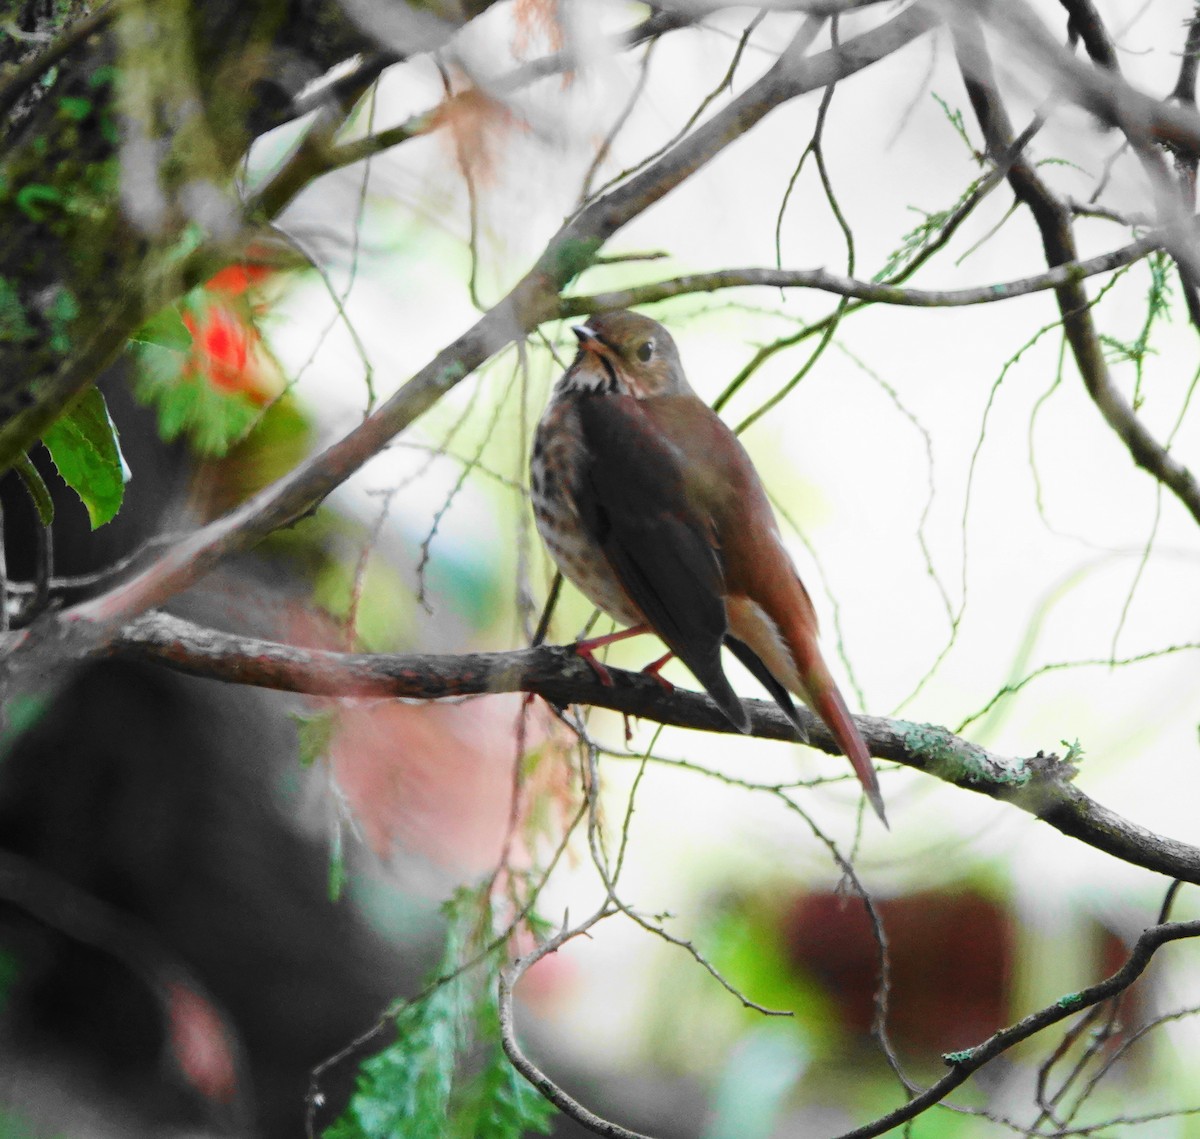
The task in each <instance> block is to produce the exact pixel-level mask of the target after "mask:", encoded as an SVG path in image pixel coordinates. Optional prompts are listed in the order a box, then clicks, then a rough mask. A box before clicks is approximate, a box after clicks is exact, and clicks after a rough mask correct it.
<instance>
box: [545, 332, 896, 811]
mask: <svg viewBox="0 0 1200 1139" xmlns="http://www.w3.org/2000/svg"><path fill="white" fill-rule="evenodd" d="M575 334H576V336H577V337H578V338H579V342H580V348H579V352H578V354H577V355H576V357H575V360H574V361H573V363H572V364H571V366H570V368H568V369H567V371H566V373H565V374H564V375H563V377H562V379H561V380H559V382H558V384H557V385H556V387H555V389H554V394H553V397H552V398H551V401H550V405H549V406H548V407H547V409H546V412H545V414H544V415H543V416H542V420H541V423H540V424H539V425H538V430H537V435H536V437H535V440H534V448H533V462H532V490H533V505H534V514H535V518H536V521H537V526H538V530H539V532H540V533H541V535H542V538H543V540H544V541H545V542H546V545H547V547H548V548H549V550H550V553H551V556H552V557H553V558H554V560H555V562H556V563H557V564H558V567H559V568H560V569H561V570H562V572H563V574H564V575H565V576H566V577H568V578H569V579H570V580H571V581H573V582H574V583H575V584H576V585H577V586H578V587H579V589H580V590H581V591H582V592H583V594H584V595H585V596H586V597H588V598H589V599H590V600H591V601H593V602H594V603H595V604H596V605H598V606H599V607H600V608H601V609H603V610H605V612H607V613H608V614H609V615H610V616H612V617H614V618H615V619H616V620H617V621H619V622H621V623H622V624H625V625H631V626H633V625H645V626H647V627H648V628H649V629H650V630H652V631H653V632H654V633H656V634H657V635H658V636H659V637H661V638H662V640H663V641H665V642H666V644H667V647H668V648H670V649H671V650H672V651H673V652H674V653H675V654H676V655H677V656H678V657H679V659H680V660H682V661H683V663H684V664H686V665H687V666H688V668H690V669H691V670H692V672H693V673H694V674H695V676H696V679H697V680H699V681H700V683H701V684H702V685H704V688H705V690H706V691H707V692H708V694H709V696H711V697H712V699H713V701H714V702H715V703H716V704H717V706H718V707H719V708H720V709H721V711H722V712H724V713H725V715H726V716H727V717H728V718H729V720H730V721H731V722H732V723H733V724H734V726H736V727H737V728H738V729H740V730H741V731H747V730H748V729H749V726H750V722H749V718H748V716H747V715H746V710H745V708H743V707H742V703H741V701H740V700H739V698H738V696H737V694H736V693H735V692H734V691H733V689H732V688H731V687H730V684H729V681H728V680H727V679H726V677H725V672H724V669H723V668H722V666H721V648H722V646H723V645H724V646H728V647H729V648H730V650H731V651H732V652H733V653H734V654H735V655H736V656H737V657H738V659H739V660H740V661H742V663H743V664H744V665H746V667H747V668H748V669H749V670H750V672H751V673H753V674H754V676H755V677H756V678H757V679H758V680H759V681H760V682H762V683H763V685H764V687H766V689H767V690H768V691H769V692H770V693H771V695H772V697H774V699H775V700H776V702H777V703H778V704H779V706H780V707H781V708H782V709H783V711H784V712H785V713H786V714H787V715H788V716H789V718H790V719H791V720H792V721H793V722H794V723H795V724H796V726H797V728H798V729H800V730H801V731H803V728H802V726H801V724H800V722H799V719H798V717H797V716H796V709H795V706H794V705H793V704H792V701H791V699H790V697H789V695H788V694H789V693H793V694H795V695H796V696H799V697H800V698H801V699H802V700H803V701H804V702H805V703H806V704H807V705H808V706H809V707H810V708H812V710H813V711H814V712H816V713H817V715H819V716H820V717H821V718H822V719H823V720H824V721H825V723H826V725H827V726H828V727H829V730H830V731H831V732H832V733H833V736H834V738H835V739H836V740H837V741H838V743H839V745H840V746H841V748H842V750H843V751H844V752H845V753H846V755H847V756H848V757H849V759H850V762H851V763H852V764H853V766H854V770H855V773H856V774H857V775H858V778H859V780H860V782H861V783H862V785H863V789H864V790H865V791H866V794H867V797H868V798H869V800H870V802H871V805H872V806H873V807H874V808H875V811H876V813H877V814H878V815H879V817H880V818H881V819H884V821H885V823H886V818H885V816H884V811H883V799H882V797H881V795H880V792H879V783H878V779H877V778H876V775H875V769H874V768H873V767H872V766H871V759H870V754H869V753H868V751H867V748H866V745H865V744H864V743H863V740H862V737H861V736H860V735H859V732H858V729H857V728H856V727H855V725H854V721H853V720H852V719H851V717H850V713H849V712H848V711H847V709H846V704H845V701H844V700H843V699H842V696H841V693H840V692H838V689H837V686H836V684H835V683H834V681H833V677H832V676H831V675H830V673H829V669H828V668H827V667H826V665H825V662H824V660H823V659H822V658H821V654H820V651H819V650H818V647H817V618H816V613H815V612H814V610H813V606H812V602H811V600H810V599H809V596H808V593H807V591H806V590H805V588H804V586H803V584H802V583H801V581H800V578H799V577H798V576H797V574H796V570H795V567H794V566H793V565H792V562H791V559H790V558H789V556H788V554H787V551H786V550H785V549H784V546H783V542H782V539H781V538H780V535H779V527H778V524H777V523H776V521H775V514H774V511H773V510H772V509H771V505H770V503H769V502H768V501H767V496H766V492H765V491H764V490H763V486H762V482H761V481H760V480H759V477H758V474H757V472H756V471H755V469H754V466H753V464H752V463H751V461H750V457H749V456H748V455H747V454H746V451H745V448H744V447H743V446H742V445H741V443H740V442H739V441H738V439H737V437H736V436H735V435H734V434H733V432H732V431H730V430H729V428H728V427H726V426H725V424H724V422H722V420H721V419H720V418H719V417H718V416H717V415H716V414H715V413H714V412H713V411H712V410H711V409H710V408H709V407H708V406H707V405H706V404H705V403H704V402H703V401H702V400H701V399H700V398H699V397H698V396H697V395H696V394H695V392H694V391H693V390H692V388H691V386H690V385H689V384H688V382H687V379H686V377H685V376H684V372H683V366H682V364H681V363H680V359H679V353H678V350H677V349H676V347H675V343H674V341H673V340H672V339H671V337H670V335H669V334H668V333H667V331H666V329H665V328H663V326H662V325H661V324H659V323H658V322H657V321H654V320H651V319H649V318H648V317H645V316H641V315H639V314H638V313H633V312H611V313H604V314H601V315H599V316H595V317H593V318H592V319H591V320H589V321H588V323H587V324H585V325H580V326H578V327H576V329H575Z"/></svg>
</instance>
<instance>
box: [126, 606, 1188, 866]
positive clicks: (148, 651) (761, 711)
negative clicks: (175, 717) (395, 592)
mask: <svg viewBox="0 0 1200 1139" xmlns="http://www.w3.org/2000/svg"><path fill="white" fill-rule="evenodd" d="M113 651H115V652H118V653H120V654H121V655H124V656H132V657H136V658H139V659H143V660H151V661H155V662H157V663H160V664H165V665H168V666H169V667H171V668H175V669H178V670H179V671H181V672H186V673H189V674H191V675H195V676H204V677H209V678H212V679H216V680H224V681H229V682H232V683H239V684H254V685H258V686H260V687H263V688H274V689H279V690H283V691H288V692H306V693H311V694H314V695H322V696H372V697H404V698H408V699H417V700H437V699H444V698H447V697H461V696H475V695H481V694H484V693H494V692H532V693H536V694H537V695H539V696H541V697H543V698H544V699H546V700H548V701H550V702H551V703H552V704H556V705H559V706H565V705H567V704H591V705H593V706H595V707H598V708H609V709H612V710H613V711H616V712H623V713H626V714H627V715H631V716H639V717H642V718H645V719H648V720H653V721H655V722H657V723H661V724H668V725H670V726H673V727H683V728H693V729H697V730H700V731H708V732H727V733H732V731H733V728H732V727H731V726H730V724H729V721H728V720H727V719H726V718H725V717H724V716H723V715H722V714H721V712H720V711H719V710H718V709H717V707H716V706H715V705H714V704H713V703H712V701H710V700H709V698H708V697H707V696H704V695H702V694H700V693H697V692H688V691H685V690H683V689H676V690H675V691H674V692H672V693H667V692H665V691H664V690H663V688H662V686H661V685H660V684H659V683H658V682H657V681H656V680H654V679H653V678H651V677H648V676H645V675H643V674H641V673H631V672H625V671H622V670H621V669H610V670H609V671H610V672H611V675H612V679H613V684H612V685H611V686H606V685H603V684H601V683H600V682H599V680H598V679H597V677H596V675H595V673H594V672H593V671H592V670H591V668H590V667H588V665H587V664H586V663H585V662H584V661H583V660H582V659H581V658H580V657H579V656H578V655H576V653H575V652H574V651H573V650H572V649H570V648H569V647H567V648H561V647H553V646H542V647H540V648H536V649H522V650H517V651H513V652H496V653H464V654H461V655H381V654H367V653H336V652H328V651H323V650H318V649H298V648H295V647H293V646H290V645H283V644H278V643H275V642H271V641H263V640H257V639H254V638H250V637H239V636H235V635H233V634H230V633H223V632H218V631H216V630H214V629H206V628H201V627H200V626H197V625H194V624H191V623H190V622H187V621H183V620H181V619H180V618H178V617H171V616H168V615H166V614H164V613H150V614H146V615H145V616H143V617H142V618H140V619H139V620H138V621H136V622H135V623H134V624H133V625H131V626H130V627H129V628H127V629H125V630H124V631H122V632H121V634H120V635H119V636H118V637H117V639H116V640H115V642H114V645H113ZM745 704H746V708H747V711H748V712H749V713H750V718H751V734H752V735H753V736H755V737H757V738H760V739H772V740H787V741H795V740H796V739H797V738H798V737H797V735H796V732H795V730H794V729H793V727H792V726H791V724H790V723H789V722H788V720H787V718H786V717H785V716H784V715H783V714H782V713H781V712H780V711H779V709H778V708H777V707H776V706H775V705H774V704H773V703H771V702H769V701H765V700H747V701H746V702H745ZM800 716H801V718H802V719H803V721H804V723H805V725H806V727H807V730H808V741H807V742H808V743H809V744H811V746H813V747H817V748H820V749H821V750H822V751H825V752H828V753H829V754H831V755H838V754H840V751H839V749H838V746H837V744H836V742H835V741H834V739H833V737H832V736H831V735H830V734H829V731H828V730H827V729H826V728H825V726H824V724H823V723H821V722H820V721H819V720H818V719H817V718H816V717H815V716H813V715H812V714H811V713H810V712H808V711H807V710H805V709H801V710H800ZM855 722H856V723H857V724H858V727H859V730H860V731H861V732H862V735H863V738H864V740H865V741H866V744H867V747H868V748H869V749H870V752H871V754H872V755H873V756H875V757H877V758H879V759H888V760H893V761H895V762H897V763H902V764H904V765H906V766H908V767H913V768H916V769H917V770H919V771H924V772H926V773H927V774H929V775H932V776H935V777H936V778H938V779H941V780H942V781H943V782H946V783H951V784H953V785H954V786H956V787H960V788H962V789H964V790H967V791H975V792H978V793H979V794H982V795H988V796H990V797H991V798H993V799H999V800H1001V801H1003V802H1007V803H1012V804H1013V805H1014V806H1016V807H1019V808H1020V809H1021V810H1023V811H1027V812H1028V813H1029V814H1031V815H1034V816H1035V817H1037V818H1039V819H1041V820H1042V821H1043V822H1045V823H1048V824H1049V825H1050V826H1052V827H1054V828H1055V829H1056V830H1058V831H1060V832H1061V833H1063V834H1065V835H1067V836H1069V837H1071V838H1075V839H1078V840H1079V841H1080V842H1083V843H1085V844H1086V845H1088V846H1092V847H1095V848H1096V849H1097V850H1102V851H1104V852H1105V853H1107V854H1111V855H1112V856H1113V857H1114V858H1119V859H1121V860H1122V861H1124V862H1128V863H1131V864H1132V865H1135V866H1143V867H1145V868H1146V869H1148V870H1153V871H1155V872H1157V873H1160V874H1166V875H1168V876H1169V877H1171V878H1178V879H1181V880H1183V881H1186V882H1191V883H1195V884H1197V885H1200V849H1197V848H1195V847H1192V846H1188V845H1187V844H1185V843H1180V842H1175V841H1174V840H1172V839H1167V838H1163V837H1161V836H1159V835H1156V834H1153V833H1151V832H1150V831H1148V830H1145V829H1144V828H1142V827H1139V826H1137V825H1136V824H1135V823H1132V822H1130V821H1128V820H1127V819H1123V818H1121V817H1120V816H1119V815H1117V814H1115V813H1114V812H1112V811H1109V810H1108V809H1107V808H1106V807H1103V806H1101V805H1100V804H1099V803H1096V802H1095V801H1094V800H1092V799H1090V798H1088V796H1087V795H1085V794H1084V793H1083V792H1082V791H1080V790H1079V789H1078V788H1077V787H1075V786H1074V785H1073V784H1072V783H1071V779H1072V777H1073V776H1074V774H1075V771H1074V768H1073V767H1071V766H1070V765H1069V764H1066V763H1063V762H1062V761H1061V760H1059V759H1058V758H1057V757H1055V756H1052V755H1051V756H1045V755H1042V754H1040V753H1039V754H1038V755H1037V756H1034V757H1032V758H1029V759H1019V758H1010V757H1004V756H999V755H996V754H994V753H992V752H989V751H987V750H985V749H984V748H981V747H979V746H977V745H976V744H973V743H971V742H970V741H968V740H965V739H962V738H961V737H958V736H955V735H954V734H953V733H951V732H949V731H948V730H946V729H945V728H940V727H936V726H932V725H929V724H914V723H910V722H908V721H906V720H887V719H882V718H880V717H875V716H857V717H855Z"/></svg>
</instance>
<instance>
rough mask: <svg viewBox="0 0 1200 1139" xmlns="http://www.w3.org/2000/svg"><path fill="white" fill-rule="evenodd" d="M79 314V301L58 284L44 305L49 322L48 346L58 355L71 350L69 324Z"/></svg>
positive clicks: (69, 291)
mask: <svg viewBox="0 0 1200 1139" xmlns="http://www.w3.org/2000/svg"><path fill="white" fill-rule="evenodd" d="M77 316H79V303H78V301H76V300H75V297H74V295H73V294H72V293H71V290H70V289H68V288H67V287H66V286H65V285H60V286H59V287H58V289H57V290H56V291H55V293H54V296H53V297H52V298H51V300H50V303H49V305H47V306H46V319H47V320H48V321H49V322H50V347H51V348H52V349H53V350H54V351H55V352H57V353H58V354H59V355H60V356H65V355H66V354H67V353H68V352H69V351H70V350H71V336H70V329H69V326H70V325H71V323H72V322H73V321H74V320H75V318H76V317H77Z"/></svg>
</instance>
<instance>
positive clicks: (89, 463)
mask: <svg viewBox="0 0 1200 1139" xmlns="http://www.w3.org/2000/svg"><path fill="white" fill-rule="evenodd" d="M42 442H43V443H44V444H45V446H46V450H48V451H49V452H50V458H52V459H53V460H54V465H55V467H57V468H58V473H59V474H60V475H62V478H63V482H65V483H66V484H67V486H69V487H70V488H71V489H72V490H73V491H74V492H75V493H76V494H77V495H79V498H80V500H81V501H82V502H83V505H84V506H85V507H87V512H88V518H89V519H90V520H91V523H92V529H93V530H95V529H96V528H97V527H99V526H103V525H104V524H105V523H106V522H111V521H112V519H113V518H114V517H116V513H117V511H118V510H120V509H121V500H122V499H123V498H124V497H125V478H126V471H127V468H126V466H125V463H124V460H123V459H122V457H121V446H120V443H119V442H118V441H117V429H116V427H115V426H114V424H113V421H112V419H111V418H110V417H109V414H108V405H107V404H106V403H105V402H104V396H103V395H102V394H101V393H100V391H99V390H98V389H96V388H90V389H89V390H88V391H87V392H85V393H84V395H83V397H82V398H81V399H80V400H79V401H78V402H76V403H75V404H74V405H73V406H72V407H71V409H70V411H68V412H67V413H66V415H64V416H62V417H61V418H59V419H58V420H57V421H56V422H55V423H54V424H53V425H52V426H51V427H50V429H49V430H48V431H47V432H46V434H45V435H43V436H42Z"/></svg>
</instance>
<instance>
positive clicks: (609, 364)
mask: <svg viewBox="0 0 1200 1139" xmlns="http://www.w3.org/2000/svg"><path fill="white" fill-rule="evenodd" d="M572 331H573V332H574V333H575V335H576V337H577V338H578V339H579V352H578V354H577V355H576V356H575V360H574V362H573V363H572V364H571V367H570V369H569V370H568V371H567V375H566V377H565V379H566V380H567V382H568V384H569V385H570V386H572V387H576V388H580V389H584V390H587V391H600V392H612V393H618V392H619V393H622V394H625V395H631V396H634V397H635V398H637V399H645V398H646V397H647V396H656V395H677V394H680V393H683V392H690V391H691V388H690V387H689V386H688V382H687V378H686V377H685V376H684V374H683V365H682V364H681V363H680V361H679V349H678V348H676V347H675V341H674V340H672V339H671V334H670V333H669V332H668V331H667V330H666V329H665V328H663V326H662V325H661V324H659V323H658V321H657V320H651V319H650V318H649V317H648V316H642V315H641V314H640V313H636V312H629V311H628V310H622V311H620V312H604V313H599V314H598V315H596V316H593V317H592V318H591V319H589V320H588V322H587V323H586V324H577V325H575V326H574V327H573V328H572Z"/></svg>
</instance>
